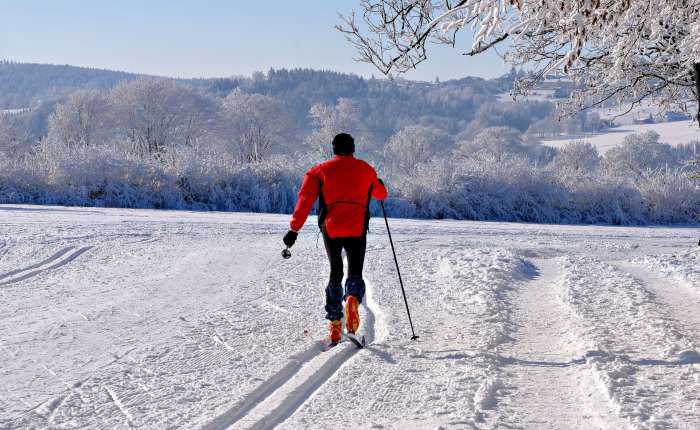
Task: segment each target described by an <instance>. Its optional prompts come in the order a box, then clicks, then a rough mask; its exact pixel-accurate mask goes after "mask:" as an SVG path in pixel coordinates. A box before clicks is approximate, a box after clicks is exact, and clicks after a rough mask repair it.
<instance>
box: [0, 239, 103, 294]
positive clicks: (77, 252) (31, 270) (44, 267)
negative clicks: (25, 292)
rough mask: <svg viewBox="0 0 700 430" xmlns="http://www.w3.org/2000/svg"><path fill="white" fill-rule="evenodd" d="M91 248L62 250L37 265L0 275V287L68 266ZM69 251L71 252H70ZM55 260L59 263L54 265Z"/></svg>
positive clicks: (71, 247) (67, 248) (70, 247)
mask: <svg viewBox="0 0 700 430" xmlns="http://www.w3.org/2000/svg"><path fill="white" fill-rule="evenodd" d="M92 248H93V247H92V246H84V247H82V248H78V249H75V247H73V246H69V247H66V248H63V249H61V250H59V251H58V252H56V253H54V254H53V255H52V256H50V257H49V258H47V259H45V260H43V261H40V262H38V263H35V264H32V265H30V266H27V267H24V268H21V269H15V270H11V271H9V272H7V273H4V274H2V275H0V281H1V280H5V281H3V282H0V286H3V285H9V284H14V283H17V282H20V281H24V280H26V279H29V278H32V277H34V276H36V275H39V274H40V273H43V272H46V271H48V270H53V269H57V268H59V267H62V266H65V265H66V264H68V263H70V262H71V261H73V260H75V259H76V258H78V257H80V256H81V255H83V254H84V253H85V252H87V251H89V250H90V249H92ZM71 251H73V252H71ZM66 254H68V256H67V257H65V258H63V259H61V257H63V256H65V255H66ZM56 260H59V261H58V262H56V263H54V262H55V261H56ZM51 263H53V264H51Z"/></svg>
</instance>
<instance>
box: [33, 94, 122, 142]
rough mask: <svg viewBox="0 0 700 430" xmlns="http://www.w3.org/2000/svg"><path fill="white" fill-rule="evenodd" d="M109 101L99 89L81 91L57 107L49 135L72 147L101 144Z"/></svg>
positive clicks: (51, 118)
mask: <svg viewBox="0 0 700 430" xmlns="http://www.w3.org/2000/svg"><path fill="white" fill-rule="evenodd" d="M108 114H109V104H108V101H107V98H106V97H105V96H104V95H103V94H101V93H99V92H97V91H95V90H80V91H77V92H75V93H73V94H72V95H71V96H70V97H69V98H68V100H67V101H66V102H64V103H61V104H59V105H58V106H56V110H55V111H54V112H53V114H51V116H50V117H49V132H48V136H47V138H48V139H49V140H51V141H54V142H57V143H62V144H65V145H68V146H93V145H99V144H101V143H104V142H100V141H99V140H100V138H104V137H105V134H106V133H105V132H106V130H105V129H106V121H107V115H108Z"/></svg>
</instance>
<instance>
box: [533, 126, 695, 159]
mask: <svg viewBox="0 0 700 430" xmlns="http://www.w3.org/2000/svg"><path fill="white" fill-rule="evenodd" d="M647 131H655V132H657V133H659V136H660V138H659V141H660V142H662V143H668V144H670V145H673V146H676V145H682V144H686V143H690V142H692V141H699V140H700V130H699V129H698V124H697V122H695V121H676V122H662V123H657V124H634V125H624V126H620V127H616V128H613V129H611V130H610V131H608V132H606V133H600V134H586V135H582V136H570V137H567V138H563V139H553V140H543V141H542V143H543V144H544V145H547V146H553V147H555V148H561V147H563V146H564V145H566V144H567V143H569V142H571V141H574V140H583V141H585V142H589V143H590V144H591V145H593V146H595V147H596V148H597V149H598V152H599V153H601V154H604V153H605V152H606V151H607V150H608V149H610V148H614V147H616V146H620V145H622V141H623V140H624V139H625V136H629V135H631V134H636V133H644V132H647Z"/></svg>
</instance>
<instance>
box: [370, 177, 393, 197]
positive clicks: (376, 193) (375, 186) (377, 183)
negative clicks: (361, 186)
mask: <svg viewBox="0 0 700 430" xmlns="http://www.w3.org/2000/svg"><path fill="white" fill-rule="evenodd" d="M388 194H389V193H388V192H387V190H386V187H385V186H384V183H383V182H382V181H381V179H379V178H378V177H377V173H376V172H375V173H374V182H373V183H372V197H373V198H374V199H376V200H384V199H386V197H387V195H388Z"/></svg>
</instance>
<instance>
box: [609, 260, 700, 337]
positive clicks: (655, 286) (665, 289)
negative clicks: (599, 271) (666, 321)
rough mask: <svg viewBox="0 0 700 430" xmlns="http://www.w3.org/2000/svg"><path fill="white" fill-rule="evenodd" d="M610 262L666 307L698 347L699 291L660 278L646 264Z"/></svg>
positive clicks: (675, 321)
mask: <svg viewBox="0 0 700 430" xmlns="http://www.w3.org/2000/svg"><path fill="white" fill-rule="evenodd" d="M614 266H615V267H617V268H618V269H619V270H621V271H622V272H626V273H628V274H629V275H630V276H632V277H633V278H635V279H636V280H638V281H639V282H640V283H642V284H643V285H644V286H645V287H646V289H647V290H649V291H650V292H651V293H652V294H653V295H654V297H655V299H656V301H657V302H659V304H661V305H662V306H664V307H665V308H666V309H667V311H668V317H669V318H670V319H671V320H672V321H673V323H674V325H675V326H677V327H678V328H679V329H680V330H681V331H682V334H683V335H684V336H685V337H688V338H690V339H689V340H690V341H691V342H692V343H693V346H694V347H695V348H700V313H699V312H698V309H700V294H698V292H697V291H695V290H694V289H692V288H691V287H690V286H688V285H684V284H683V283H682V282H674V281H668V280H665V279H662V278H660V277H658V276H657V275H655V274H654V273H653V272H652V271H650V270H649V269H647V268H646V267H643V266H640V265H637V264H634V263H631V262H615V263H614Z"/></svg>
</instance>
